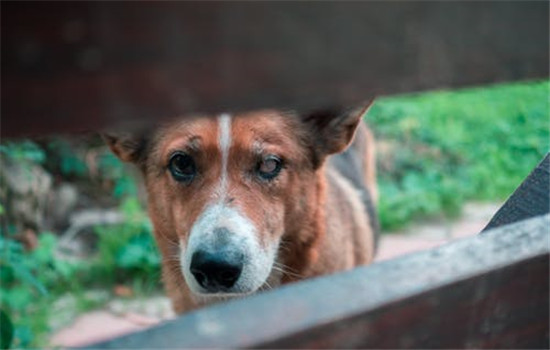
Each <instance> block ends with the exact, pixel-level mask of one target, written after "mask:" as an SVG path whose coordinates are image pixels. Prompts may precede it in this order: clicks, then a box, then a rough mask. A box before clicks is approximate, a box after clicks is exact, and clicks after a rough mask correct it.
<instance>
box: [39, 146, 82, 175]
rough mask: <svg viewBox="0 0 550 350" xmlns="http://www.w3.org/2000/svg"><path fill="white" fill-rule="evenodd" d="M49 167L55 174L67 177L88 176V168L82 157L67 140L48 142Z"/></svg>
mask: <svg viewBox="0 0 550 350" xmlns="http://www.w3.org/2000/svg"><path fill="white" fill-rule="evenodd" d="M47 148H48V156H49V157H48V163H49V164H48V165H49V167H50V168H52V169H53V170H54V171H55V172H59V173H60V174H62V175H63V176H66V177H83V176H85V175H87V174H88V166H87V165H86V162H85V161H84V158H83V156H82V155H80V154H78V153H77V152H76V151H75V148H74V146H73V145H71V143H70V142H68V141H67V140H64V139H61V138H56V139H53V140H51V141H49V142H48V144H47Z"/></svg>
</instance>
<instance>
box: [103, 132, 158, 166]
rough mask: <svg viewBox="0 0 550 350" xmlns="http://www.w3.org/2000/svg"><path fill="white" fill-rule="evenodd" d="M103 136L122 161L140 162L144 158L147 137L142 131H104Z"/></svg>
mask: <svg viewBox="0 0 550 350" xmlns="http://www.w3.org/2000/svg"><path fill="white" fill-rule="evenodd" d="M101 137H102V138H103V140H105V143H107V145H108V146H109V148H110V149H111V151H113V153H114V154H115V155H116V156H117V157H118V158H120V159H121V160H122V161H124V162H131V163H138V162H140V161H141V160H143V159H144V156H145V149H146V147H147V138H146V137H145V135H143V134H142V133H130V132H103V133H102V134H101Z"/></svg>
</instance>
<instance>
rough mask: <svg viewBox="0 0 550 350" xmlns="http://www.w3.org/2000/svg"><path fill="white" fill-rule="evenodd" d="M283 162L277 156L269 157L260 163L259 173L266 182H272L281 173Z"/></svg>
mask: <svg viewBox="0 0 550 350" xmlns="http://www.w3.org/2000/svg"><path fill="white" fill-rule="evenodd" d="M281 168H282V162H281V160H280V159H279V158H278V157H276V156H268V157H266V158H264V159H263V160H262V161H260V163H258V168H257V170H256V171H257V173H258V175H259V176H260V177H261V178H262V179H264V180H271V179H273V178H274V177H276V176H277V175H279V173H280V172H281Z"/></svg>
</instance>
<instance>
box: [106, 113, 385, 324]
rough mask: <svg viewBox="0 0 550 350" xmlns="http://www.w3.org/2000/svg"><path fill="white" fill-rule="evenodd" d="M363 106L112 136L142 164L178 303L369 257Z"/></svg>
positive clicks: (199, 121)
mask: <svg viewBox="0 0 550 350" xmlns="http://www.w3.org/2000/svg"><path fill="white" fill-rule="evenodd" d="M363 112H364V111H356V112H349V113H343V114H337V113H333V112H329V111H327V112H323V113H316V114H314V115H309V116H307V117H300V116H297V115H294V114H292V113H283V112H279V111H273V110H264V111H257V112H253V113H247V114H240V115H235V116H230V115H227V114H222V115H220V116H218V117H210V118H206V117H195V118H183V120H178V121H176V122H172V123H170V124H168V125H164V126H161V127H159V128H158V129H156V130H152V131H151V132H150V134H148V135H145V136H143V135H142V136H140V137H136V136H130V135H121V134H118V135H116V136H114V135H110V136H106V137H105V139H106V140H107V143H108V144H109V146H110V147H111V149H112V150H113V152H114V153H115V154H116V155H117V156H118V157H120V159H122V160H123V161H128V162H133V163H135V164H137V165H138V166H139V167H140V169H141V170H142V172H143V175H144V177H145V184H146V187H147V191H148V210H149V215H150V217H151V220H152V222H153V225H154V231H155V238H156V241H157V243H158V246H159V248H160V251H161V253H162V258H163V261H162V268H163V271H162V272H163V280H164V284H165V287H166V291H167V293H168V295H169V296H170V297H171V299H172V302H173V306H174V309H175V310H176V312H178V313H181V312H185V311H188V310H191V309H194V308H196V307H200V306H202V305H206V304H208V303H210V302H213V301H216V300H221V299H225V298H226V297H231V296H241V295H246V294H250V293H254V292H255V291H258V290H262V289H269V288H272V287H274V286H277V285H279V284H282V283H288V282H291V281H295V280H300V279H304V278H308V277H313V276H318V275H325V274H330V273H333V272H336V271H341V270H345V269H350V268H352V267H354V266H357V265H360V264H367V263H369V262H370V261H372V259H373V254H374V249H375V233H376V231H377V221H376V215H375V213H374V201H375V199H376V182H375V160H374V148H373V147H374V144H373V139H372V136H371V134H370V133H369V131H368V129H367V128H366V126H365V125H364V123H361V122H360V121H361V116H362V114H363ZM354 135H355V139H354ZM353 139H354V141H353V143H352V145H351V146H350V147H348V146H349V144H350V143H351V142H352V140H353ZM346 148H347V150H346ZM344 150H346V151H345V152H343V153H341V154H338V155H334V156H331V157H328V156H329V155H331V154H335V153H339V152H342V151H344Z"/></svg>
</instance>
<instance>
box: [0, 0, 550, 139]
mask: <svg viewBox="0 0 550 350" xmlns="http://www.w3.org/2000/svg"><path fill="white" fill-rule="evenodd" d="M1 7H2V11H1V23H2V30H1V36H2V37H1V52H2V59H1V64H2V78H1V79H2V90H1V97H2V105H1V114H2V135H3V136H4V137H6V136H25V135H40V136H42V135H45V134H50V133H57V132H75V131H81V130H93V129H97V128H101V127H104V126H107V125H110V124H112V123H114V122H116V121H119V120H121V119H122V120H134V119H141V118H146V119H149V120H158V119H159V118H163V117H173V116H176V115H178V114H183V113H189V112H195V111H207V112H213V113H218V112H220V111H237V110H245V109H254V108H260V107H262V108H263V107H277V108H292V109H297V110H310V109H315V108H323V107H326V106H331V105H345V106H348V105H350V106H351V105H355V104H358V103H360V102H361V101H363V100H366V99H370V98H371V97H372V96H373V95H383V94H395V93H398V92H407V91H417V90H425V89H436V88H447V87H458V86H465V85H472V84H486V83H493V82H501V81H515V80H523V79H535V78H547V77H548V23H549V22H548V21H549V19H548V8H549V4H548V2H545V1H540V2H522V1H508V2H496V1H495V2H481V1H480V2H473V1H468V2H422V1H411V2H374V1H372V2H371V1H365V2H361V1H359V2H316V3H309V2H231V3H229V2H203V3H199V2H178V1H166V2H147V1H140V2H109V1H78V2H74V1H73V2H71V1H68V2H49V1H44V2H30V1H24V2H20V1H17V2H15V1H2V2H1Z"/></svg>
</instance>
